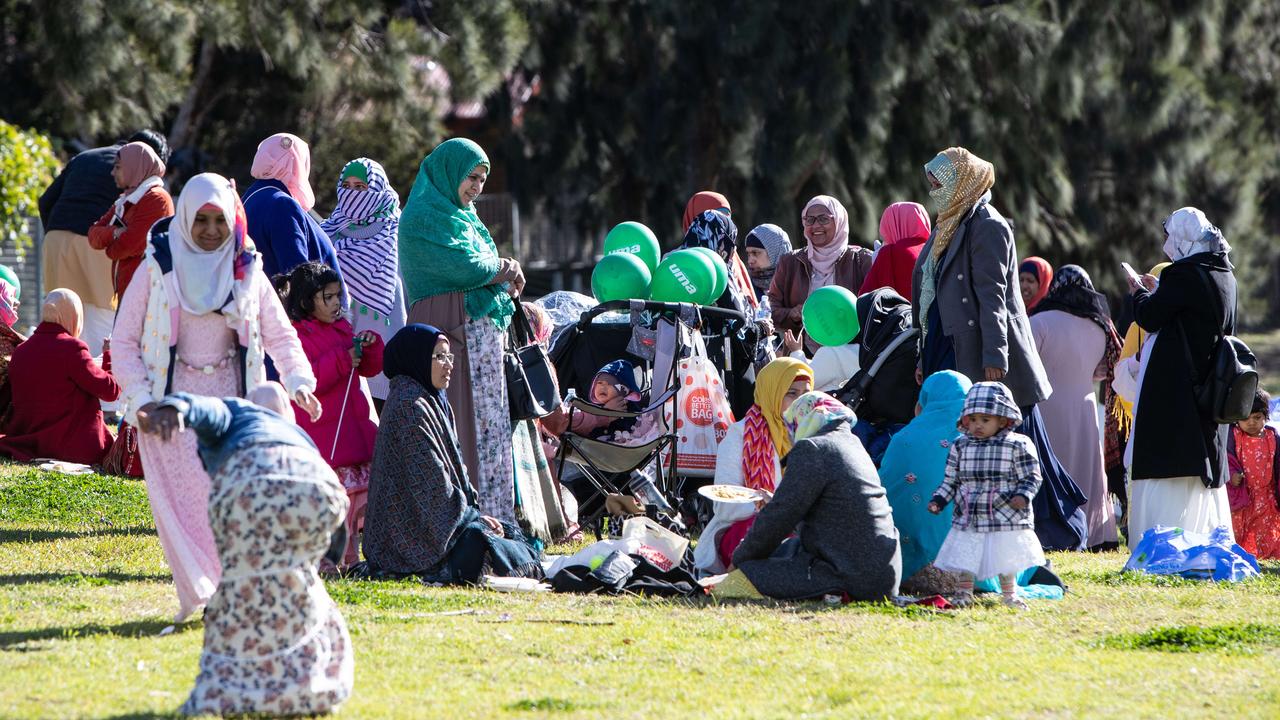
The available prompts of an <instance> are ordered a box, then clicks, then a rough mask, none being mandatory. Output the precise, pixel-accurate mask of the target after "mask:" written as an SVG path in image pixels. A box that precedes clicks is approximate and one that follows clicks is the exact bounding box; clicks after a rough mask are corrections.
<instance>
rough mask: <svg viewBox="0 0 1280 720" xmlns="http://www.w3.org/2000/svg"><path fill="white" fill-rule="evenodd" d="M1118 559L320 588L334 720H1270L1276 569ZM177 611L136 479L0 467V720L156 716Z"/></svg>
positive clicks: (193, 643)
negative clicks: (967, 590)
mask: <svg viewBox="0 0 1280 720" xmlns="http://www.w3.org/2000/svg"><path fill="white" fill-rule="evenodd" d="M1124 557H1125V556H1124V555H1122V554H1119V553H1111V554H1103V555H1074V554H1056V555H1054V556H1053V557H1052V559H1053V562H1054V565H1055V566H1056V568H1057V569H1058V570H1059V572H1060V573H1061V574H1062V575H1063V577H1064V579H1065V580H1066V581H1067V582H1068V583H1069V584H1070V586H1071V592H1070V593H1069V594H1068V595H1067V597H1066V599H1064V600H1061V601H1038V602H1034V603H1033V605H1032V610H1031V611H1030V612H1026V613H1021V614H1018V613H1014V612H1012V611H1009V610H1006V609H1004V608H1003V607H1000V606H998V605H995V604H993V603H987V604H985V605H983V606H981V607H978V608H976V609H973V610H969V611H964V612H956V613H943V612H933V611H927V610H922V609H918V608H912V609H908V610H900V609H896V608H894V607H892V606H890V605H851V606H848V607H842V608H828V607H825V606H822V605H820V604H811V603H809V604H773V603H740V604H724V605H717V604H715V603H712V602H709V601H699V602H686V601H680V602H671V601H654V600H644V599H638V598H604V597H582V596H565V595H552V594H538V595H505V594H499V593H494V592H489V591H478V590H457V589H438V588H425V587H422V586H421V585H417V584H414V583H411V582H403V583H401V582H380V583H372V582H349V581H337V582H332V583H330V584H329V591H330V593H332V595H333V596H334V597H335V598H336V599H337V601H338V603H339V604H340V605H341V607H342V611H343V613H344V614H345V615H346V618H347V622H348V623H349V624H350V627H351V632H352V636H353V640H354V644H355V651H356V688H355V693H354V695H353V697H352V698H351V700H350V701H348V702H347V703H346V705H344V706H343V708H342V709H341V712H340V717H347V718H473V717H474V718H490V717H519V718H530V717H555V718H596V717H605V716H612V717H620V718H685V717H717V718H793V717H831V718H846V717H939V716H940V717H982V716H986V717H1034V718H1043V717H1103V716H1109V717H1161V716H1163V717H1233V718H1241V717H1277V716H1280V564H1277V563H1269V564H1266V565H1265V570H1266V573H1265V574H1264V576H1263V577H1262V578H1259V579H1256V580H1253V581H1250V582H1247V583H1241V584H1238V585H1213V584H1207V583H1201V582H1192V581H1186V580H1180V579H1168V578H1153V577H1147V576H1140V577H1131V576H1121V575H1120V574H1119V569H1120V567H1121V565H1122V564H1123V562H1124ZM175 609H176V598H175V596H174V594H173V590H172V587H171V585H170V584H169V577H168V572H167V570H166V567H165V563H164V557H163V555H162V553H161V551H160V545H159V543H158V541H157V539H156V536H155V532H154V530H153V528H152V525H151V517H150V512H149V510H148V507H147V500H146V491H145V489H144V487H143V485H142V483H141V482H139V481H130V480H122V479H118V478H110V477H101V476H96V475H89V476H79V477H71V476H64V475H58V474H50V473H42V472H40V471H37V470H34V469H32V468H29V467H25V466H15V465H8V466H0V717H3V718H36V717H39V718H58V717H97V718H102V717H109V718H124V717H135V718H151V717H169V716H170V715H171V714H172V713H173V712H174V710H175V709H176V708H177V707H178V706H179V705H180V704H181V703H182V701H183V700H184V699H185V697H186V693H187V692H188V690H189V689H190V687H191V683H192V681H193V679H194V677H195V674H196V668H197V661H198V658H199V653H200V641H201V633H200V624H199V622H189V623H186V624H184V625H182V626H181V627H179V628H178V630H177V632H175V633H173V634H170V635H167V636H164V637H159V636H157V633H159V632H160V631H161V630H162V629H163V628H164V627H165V626H166V625H168V619H169V618H170V617H171V616H172V614H173V612H174V610H175ZM1206 628H1207V629H1206Z"/></svg>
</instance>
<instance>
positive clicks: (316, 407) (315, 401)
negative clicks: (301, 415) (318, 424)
mask: <svg viewBox="0 0 1280 720" xmlns="http://www.w3.org/2000/svg"><path fill="white" fill-rule="evenodd" d="M293 401H294V402H295V403H297V404H298V407H300V408H302V409H303V411H305V412H306V413H307V416H308V417H310V418H311V422H315V421H317V420H319V419H320V413H321V412H322V410H323V408H321V407H320V399H319V398H317V397H316V396H315V395H314V394H312V392H311V391H310V390H307V389H306V388H303V389H302V390H299V391H298V392H296V393H294V395H293Z"/></svg>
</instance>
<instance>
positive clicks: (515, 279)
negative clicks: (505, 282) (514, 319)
mask: <svg viewBox="0 0 1280 720" xmlns="http://www.w3.org/2000/svg"><path fill="white" fill-rule="evenodd" d="M507 262H509V263H511V267H512V270H513V271H514V273H515V274H514V275H513V276H512V278H511V287H510V288H509V289H508V290H507V292H508V293H509V294H510V295H511V297H513V298H518V297H520V293H522V292H524V268H522V267H520V261H519V260H516V259H515V258H507Z"/></svg>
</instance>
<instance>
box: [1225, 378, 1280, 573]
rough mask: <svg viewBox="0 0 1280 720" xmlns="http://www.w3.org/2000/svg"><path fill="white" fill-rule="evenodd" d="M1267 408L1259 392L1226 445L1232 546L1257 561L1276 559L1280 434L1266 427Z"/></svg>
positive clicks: (1278, 553) (1279, 543) (1267, 399)
mask: <svg viewBox="0 0 1280 720" xmlns="http://www.w3.org/2000/svg"><path fill="white" fill-rule="evenodd" d="M1270 408H1271V396H1270V395H1268V394H1267V392H1266V391H1265V390H1263V389H1261V388H1259V389H1258V393H1257V395H1256V396H1254V398H1253V412H1252V413H1250V414H1249V417H1248V418H1246V419H1244V420H1241V421H1240V422H1238V423H1236V424H1235V425H1233V426H1231V438H1230V440H1228V443H1227V461H1228V465H1229V466H1230V467H1231V478H1230V480H1228V482H1229V483H1230V484H1229V486H1228V487H1227V494H1228V496H1229V497H1230V498H1231V525H1232V527H1233V528H1234V529H1235V532H1236V542H1237V543H1239V544H1240V547H1242V548H1244V549H1245V550H1248V551H1249V552H1251V553H1253V554H1254V555H1256V556H1257V557H1258V559H1259V560H1262V559H1267V560H1276V559H1280V463H1277V462H1276V446H1277V445H1278V444H1280V434H1277V433H1276V430H1275V428H1272V427H1269V426H1268V425H1267V420H1268V418H1269V415H1270V412H1269V411H1270Z"/></svg>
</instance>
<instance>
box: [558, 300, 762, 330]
mask: <svg viewBox="0 0 1280 720" xmlns="http://www.w3.org/2000/svg"><path fill="white" fill-rule="evenodd" d="M633 303H635V304H637V306H638V307H639V308H640V309H642V310H648V311H650V312H679V311H680V308H682V307H688V306H690V305H691V303H670V302H657V301H654V300H644V301H637V300H610V301H609V302H603V303H600V304H599V305H596V306H595V307H593V308H591V309H590V310H588V311H586V312H584V313H583V314H582V316H581V317H580V318H579V319H578V328H579V329H582V328H585V327H586V326H588V325H590V324H591V321H592V320H594V319H596V318H597V317H599V316H601V315H603V314H605V313H607V312H613V311H615V310H630V309H631V308H632V307H633ZM697 307H698V312H699V313H700V314H702V315H703V316H704V317H708V318H716V319H718V320H723V321H726V322H732V321H735V320H736V321H738V322H741V323H743V324H745V323H746V322H747V316H746V315H743V314H742V313H740V312H738V311H737V310H726V309H724V308H717V307H707V306H705V305H704V306H697Z"/></svg>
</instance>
